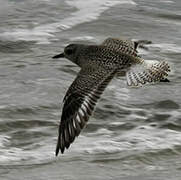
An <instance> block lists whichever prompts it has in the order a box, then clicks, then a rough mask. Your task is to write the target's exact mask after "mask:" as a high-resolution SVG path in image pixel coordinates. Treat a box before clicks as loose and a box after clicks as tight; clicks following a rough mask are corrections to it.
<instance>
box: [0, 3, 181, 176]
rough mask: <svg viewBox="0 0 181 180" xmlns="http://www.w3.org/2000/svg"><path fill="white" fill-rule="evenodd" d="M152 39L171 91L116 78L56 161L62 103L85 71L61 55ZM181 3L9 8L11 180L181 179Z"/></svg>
mask: <svg viewBox="0 0 181 180" xmlns="http://www.w3.org/2000/svg"><path fill="white" fill-rule="evenodd" d="M122 36H123V37H127V38H130V39H136V40H146V41H147V42H148V43H147V44H146V45H145V46H144V48H139V49H138V52H139V55H140V56H142V57H143V58H144V59H147V60H166V61H168V62H169V64H170V65H171V69H172V71H171V72H170V74H169V80H170V82H169V83H168V82H167V83H163V82H162V83H157V84H152V85H145V86H143V87H140V88H130V87H127V85H126V81H125V78H121V79H114V80H113V81H112V82H111V84H110V85H109V86H108V87H107V89H106V91H105V93H104V95H103V96H102V98H101V100H100V101H99V103H98V104H97V107H96V110H95V112H94V115H93V116H92V117H91V118H90V120H89V123H88V124H87V126H86V128H85V129H84V130H83V131H82V132H81V135H80V136H79V137H78V138H77V139H76V140H75V142H74V143H73V144H72V145H71V147H70V148H69V149H68V150H67V151H66V152H65V154H63V155H59V156H58V157H55V153H54V152H55V147H56V141H57V135H58V125H59V122H60V118H61V109H62V100H63V97H64V95H65V93H66V90H67V89H68V87H69V86H70V84H71V83H72V81H73V79H74V78H75V76H76V74H77V72H78V71H79V68H78V67H77V66H75V65H74V64H72V63H71V62H70V61H68V60H66V59H58V60H53V59H52V58H51V57H52V56H54V55H55V54H57V53H60V52H61V51H63V48H64V47H65V46H66V45H67V44H69V43H72V42H78V43H87V44H96V43H97V44H98V43H101V42H102V41H103V40H104V39H105V38H107V37H122ZM180 69H181V1H180V0H152V1H149V0H89V1H85V0H61V1H60V0H0V179H1V180H77V179H78V180H105V179H106V180H120V179H121V180H180V179H181V73H180Z"/></svg>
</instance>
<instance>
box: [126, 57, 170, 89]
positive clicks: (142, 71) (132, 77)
mask: <svg viewBox="0 0 181 180" xmlns="http://www.w3.org/2000/svg"><path fill="white" fill-rule="evenodd" d="M169 71H170V66H169V64H168V63H167V62H165V61H162V62H158V61H144V62H143V63H141V64H135V65H133V66H131V67H130V69H129V70H128V71H127V73H126V78H127V84H128V86H138V85H142V84H145V83H152V82H157V81H161V80H162V79H165V77H167V76H168V72H169Z"/></svg>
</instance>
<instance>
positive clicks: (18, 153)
mask: <svg viewBox="0 0 181 180" xmlns="http://www.w3.org/2000/svg"><path fill="white" fill-rule="evenodd" d="M10 141H11V137H8V136H4V137H2V136H0V164H4V165H5V164H6V165H13V164H21V165H22V161H27V162H24V163H25V164H31V163H41V162H45V161H47V160H50V159H53V158H54V156H55V154H54V151H52V149H54V144H53V143H52V139H48V140H45V141H44V142H42V143H40V142H39V143H37V144H36V143H34V144H33V145H31V146H33V147H26V149H23V148H19V147H11V146H9V145H10ZM7 144H9V145H8V146H7ZM35 146H37V148H36V147H35Z"/></svg>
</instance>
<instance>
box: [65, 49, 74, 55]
mask: <svg viewBox="0 0 181 180" xmlns="http://www.w3.org/2000/svg"><path fill="white" fill-rule="evenodd" d="M65 53H66V54H67V55H71V54H72V53H73V50H72V49H67V50H66V51H65Z"/></svg>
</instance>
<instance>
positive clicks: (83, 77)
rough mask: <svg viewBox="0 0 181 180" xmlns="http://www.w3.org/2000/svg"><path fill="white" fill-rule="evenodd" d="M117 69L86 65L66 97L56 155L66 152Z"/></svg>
mask: <svg viewBox="0 0 181 180" xmlns="http://www.w3.org/2000/svg"><path fill="white" fill-rule="evenodd" d="M115 73H116V70H115V69H106V68H102V67H99V68H95V69H93V68H92V67H89V66H87V67H84V68H83V69H81V70H80V72H79V74H78V76H77V77H76V79H75V80H74V82H73V83H72V85H71V86H70V88H69V89H68V91H67V93H66V95H65V97H64V105H63V111H62V117H61V122H60V126H59V136H58V142H57V147H56V155H58V153H59V150H61V153H62V154H63V153H64V150H65V148H66V149H68V148H69V146H70V144H71V143H72V142H73V141H74V139H75V137H76V136H78V135H79V134H80V131H81V130H82V129H83V127H84V126H85V124H86V122H87V121H88V119H89V117H90V116H91V114H92V112H93V110H94V107H95V105H96V102H97V101H98V99H99V98H100V96H101V94H102V92H103V91H104V89H105V88H106V86H107V85H108V83H109V82H110V81H111V79H112V78H113V77H114V75H115Z"/></svg>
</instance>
